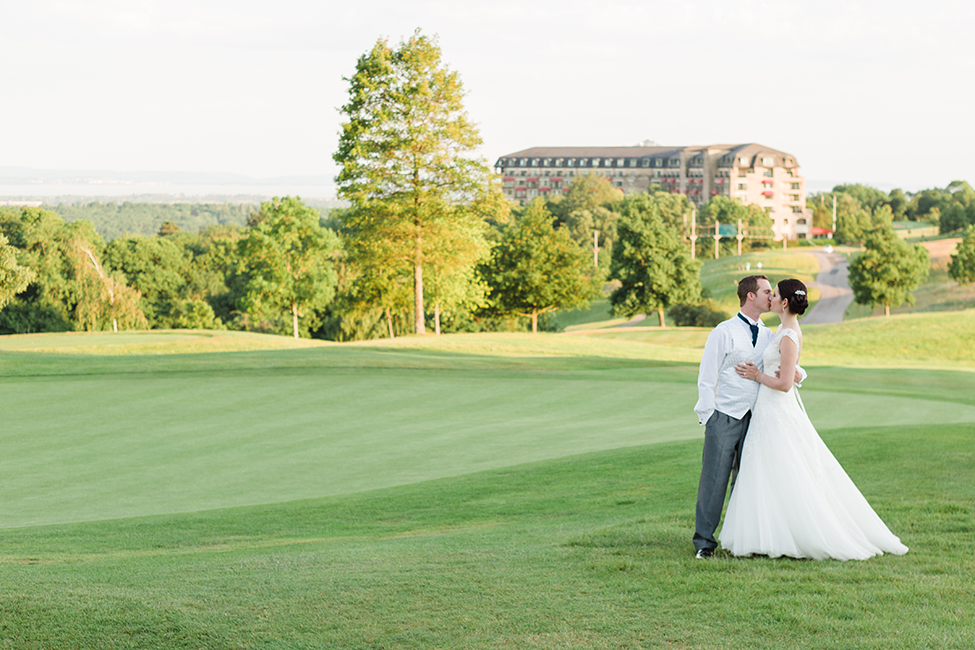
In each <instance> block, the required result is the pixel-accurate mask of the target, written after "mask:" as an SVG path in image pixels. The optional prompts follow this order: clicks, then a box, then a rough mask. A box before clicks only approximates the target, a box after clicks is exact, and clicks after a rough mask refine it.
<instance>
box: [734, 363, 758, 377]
mask: <svg viewBox="0 0 975 650" xmlns="http://www.w3.org/2000/svg"><path fill="white" fill-rule="evenodd" d="M735 372H737V373H738V376H739V377H743V378H745V379H751V380H752V381H758V366H756V365H755V364H754V363H752V362H751V361H746V362H745V363H739V364H738V365H736V366H735Z"/></svg>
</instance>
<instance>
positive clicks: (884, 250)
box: [849, 208, 930, 316]
mask: <svg viewBox="0 0 975 650" xmlns="http://www.w3.org/2000/svg"><path fill="white" fill-rule="evenodd" d="M887 210H888V211H889V208H888V209H887ZM929 267H930V258H929V256H928V251H927V249H925V248H924V247H923V246H920V245H912V244H908V243H907V242H905V241H904V240H903V239H901V238H900V237H898V236H897V234H896V233H895V232H894V229H893V227H891V225H890V223H889V222H888V223H885V224H882V225H879V226H878V227H876V228H874V229H873V230H872V231H870V232H869V233H868V234H867V236H866V241H865V242H864V250H863V252H862V253H860V254H859V255H857V257H856V258H855V259H854V260H853V261H852V262H850V275H849V282H850V288H851V289H853V299H854V300H856V302H857V303H858V304H861V305H870V306H876V305H883V306H884V314H885V315H887V316H890V308H891V307H897V306H899V305H901V304H903V303H905V302H906V303H908V304H911V305H913V304H914V295H913V293H912V292H913V291H914V290H915V289H917V287H918V286H919V285H920V284H921V283H922V282H923V281H924V280H925V278H927V276H928V269H929Z"/></svg>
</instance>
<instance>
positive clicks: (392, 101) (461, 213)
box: [333, 30, 496, 334]
mask: <svg viewBox="0 0 975 650" xmlns="http://www.w3.org/2000/svg"><path fill="white" fill-rule="evenodd" d="M347 81H348V82H349V103H347V104H346V105H345V106H343V107H342V113H343V115H344V117H345V120H346V121H345V122H343V124H342V132H341V136H340V138H339V148H338V151H337V152H336V153H335V154H334V156H333V158H334V160H335V162H337V163H338V164H339V165H340V166H341V171H340V172H339V175H338V176H337V177H336V185H337V189H338V194H339V196H340V197H341V198H344V199H347V200H349V201H350V202H351V203H352V206H353V208H354V209H353V210H350V211H349V212H347V213H346V215H347V218H346V222H345V223H346V225H347V226H348V227H349V229H350V231H352V232H353V233H354V236H355V237H359V238H363V239H365V240H367V243H365V244H363V245H362V246H359V248H364V247H368V246H369V245H370V244H369V243H368V242H370V241H371V242H378V241H382V242H384V244H383V245H384V246H387V247H389V248H390V249H391V251H392V252H394V253H395V255H396V256H397V257H398V258H399V259H400V260H403V261H404V262H405V263H407V264H408V265H409V268H410V269H411V271H412V284H413V320H414V329H415V331H416V332H417V333H418V334H419V333H424V332H425V331H426V324H425V323H426V321H425V308H424V285H423V281H424V276H423V272H424V268H425V266H426V264H427V261H428V258H429V257H430V256H431V254H432V251H433V250H435V249H436V247H437V241H436V240H437V237H438V233H443V232H445V231H450V232H452V233H454V234H456V233H459V232H463V231H465V230H466V229H467V228H466V227H465V226H463V225H462V224H464V222H466V221H467V220H469V219H477V218H481V215H478V213H477V212H476V211H473V210H469V209H466V208H467V206H470V205H472V204H474V203H476V202H477V201H478V199H479V198H481V197H483V195H484V194H485V193H486V192H488V191H491V188H495V191H496V185H493V184H492V183H491V182H490V179H491V171H490V169H489V168H488V166H487V164H486V163H485V162H484V161H483V160H480V159H475V158H472V157H470V154H471V152H473V151H474V149H475V148H477V147H478V146H479V145H480V144H481V138H480V135H479V134H478V131H477V128H476V127H475V125H474V124H473V123H472V122H471V121H470V120H469V119H468V117H467V114H466V112H465V110H464V105H463V96H464V92H463V87H462V85H461V81H460V77H459V76H458V74H457V73H456V72H453V71H451V70H449V69H448V68H447V67H446V66H445V65H444V64H443V62H442V61H441V52H440V47H439V46H438V44H437V41H436V39H435V38H433V39H431V38H428V37H426V36H424V35H422V34H421V33H420V32H419V30H418V31H417V32H415V33H414V34H413V35H412V36H411V37H410V38H409V39H407V40H406V41H404V42H401V43H400V44H399V46H398V47H395V48H393V47H390V45H389V44H388V43H387V41H385V40H379V41H378V42H377V43H376V44H375V46H374V47H373V48H372V50H370V51H369V52H368V53H367V54H365V55H363V56H362V57H360V58H359V60H358V62H357V64H356V70H355V74H354V75H353V76H352V77H351V78H350V79H347ZM458 224H460V225H459V226H458V227H457V228H452V226H455V225H458ZM389 281H390V282H396V281H398V279H397V278H395V277H393V278H390V279H389Z"/></svg>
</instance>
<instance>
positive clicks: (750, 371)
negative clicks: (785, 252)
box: [693, 275, 907, 560]
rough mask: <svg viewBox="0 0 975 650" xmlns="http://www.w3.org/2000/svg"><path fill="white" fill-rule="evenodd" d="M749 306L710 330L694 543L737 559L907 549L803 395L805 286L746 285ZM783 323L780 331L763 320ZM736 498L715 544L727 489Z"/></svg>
mask: <svg viewBox="0 0 975 650" xmlns="http://www.w3.org/2000/svg"><path fill="white" fill-rule="evenodd" d="M738 299H739V302H740V304H741V311H739V312H738V314H737V315H735V316H734V317H733V318H730V319H728V320H726V321H724V322H722V323H720V324H719V325H718V326H717V327H715V328H714V330H712V331H711V333H710V334H709V335H708V340H707V343H706V344H705V346H704V354H703V356H702V357H701V367H700V372H699V374H698V382H697V387H698V401H697V404H696V405H695V406H694V411H695V413H697V416H698V419H699V421H700V423H701V424H703V425H705V429H704V454H703V461H702V467H701V480H700V483H699V485H698V490H697V510H696V517H695V531H694V538H693V540H694V548H695V549H696V556H695V557H697V558H699V559H708V558H710V557H711V556H712V555H713V554H714V552H715V550H716V549H717V547H718V540H720V542H721V545H722V546H723V547H724V548H726V549H727V550H728V551H730V552H731V554H732V555H736V556H747V555H767V556H768V557H780V556H783V555H785V556H789V557H794V558H814V559H817V560H823V559H827V558H833V559H837V560H864V559H867V558H869V557H872V556H874V555H881V554H883V553H893V554H896V555H903V554H904V553H907V547H906V546H904V545H903V544H902V543H901V541H900V539H898V538H897V537H896V536H895V535H894V534H893V533H891V532H890V530H889V529H888V528H887V526H886V525H885V524H884V522H883V521H882V520H881V519H880V517H879V516H877V513H875V512H874V511H873V509H872V508H871V507H870V504H868V503H867V500H866V499H865V498H864V497H863V495H862V494H861V493H860V491H859V490H858V489H857V487H856V485H854V484H853V481H852V480H850V477H849V476H847V474H846V472H845V471H844V470H843V468H842V467H841V466H840V464H839V462H837V460H836V458H834V457H833V454H832V453H831V452H830V451H829V449H828V448H827V447H826V445H825V443H823V441H822V439H821V438H820V437H819V433H817V431H816V428H815V427H814V426H813V425H812V422H810V420H809V417H808V416H807V415H806V411H805V408H804V407H803V404H802V400H801V399H800V398H799V392H798V391H797V390H796V388H797V387H798V386H799V385H801V382H802V381H803V380H805V378H806V372H805V371H804V370H802V368H800V367H799V356H800V353H801V352H802V330H801V329H800V328H799V316H801V315H802V314H803V313H804V312H805V311H806V308H807V307H808V305H809V303H808V296H807V294H806V285H804V284H803V283H802V282H800V281H799V280H794V279H790V280H782V281H781V282H779V283H778V285H776V287H775V289H774V290H773V289H772V285H771V283H770V282H769V280H768V278H767V277H766V276H764V275H750V276H748V277H746V278H743V279H742V280H740V281H739V282H738ZM768 311H771V312H773V313H775V314H777V315H778V316H779V317H780V318H781V321H782V324H781V325H780V326H779V329H778V331H777V332H776V333H774V334H773V333H772V331H771V330H770V329H769V328H768V327H766V326H765V324H764V323H763V322H762V320H761V318H760V316H761V315H762V314H763V313H765V312H768ZM729 478H730V480H731V499H730V501H729V503H728V510H727V513H726V514H725V522H724V526H723V527H722V529H721V532H720V534H719V535H717V539H716V537H715V531H716V530H717V527H718V523H719V521H720V519H721V510H722V507H723V506H724V500H725V492H726V491H727V489H728V481H729Z"/></svg>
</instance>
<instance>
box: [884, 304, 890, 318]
mask: <svg viewBox="0 0 975 650" xmlns="http://www.w3.org/2000/svg"><path fill="white" fill-rule="evenodd" d="M884 316H887V317H889V316H890V305H889V304H888V303H886V302H885V303H884Z"/></svg>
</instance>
